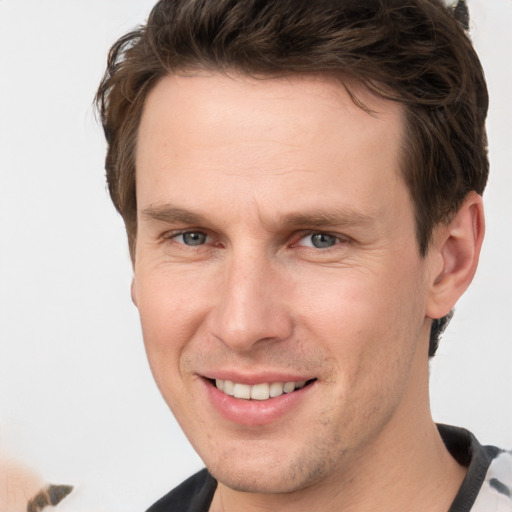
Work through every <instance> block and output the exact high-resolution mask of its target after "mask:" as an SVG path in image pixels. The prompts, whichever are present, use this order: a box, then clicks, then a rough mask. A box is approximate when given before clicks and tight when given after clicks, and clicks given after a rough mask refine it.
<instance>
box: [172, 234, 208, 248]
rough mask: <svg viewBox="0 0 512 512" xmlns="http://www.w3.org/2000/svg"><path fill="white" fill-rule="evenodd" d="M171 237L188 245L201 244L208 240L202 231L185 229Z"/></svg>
mask: <svg viewBox="0 0 512 512" xmlns="http://www.w3.org/2000/svg"><path fill="white" fill-rule="evenodd" d="M171 238H172V239H173V240H174V241H175V242H177V243H179V244H184V245H189V246H197V245H203V244H205V243H206V242H207V241H208V235H207V234H206V233H203V232H202V231H185V232H183V233H177V234H176V235H173V236H172V237H171Z"/></svg>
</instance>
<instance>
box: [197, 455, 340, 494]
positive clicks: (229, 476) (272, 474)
mask: <svg viewBox="0 0 512 512" xmlns="http://www.w3.org/2000/svg"><path fill="white" fill-rule="evenodd" d="M207 467H208V470H209V471H210V473H211V474H212V475H213V477H214V478H215V479H216V480H217V481H218V482H221V483H222V484H224V485H225V486H227V487H229V488H230V489H233V490H235V491H240V492H250V493H262V494H288V493H292V492H296V491H299V490H301V489H305V488H308V487H311V486H314V485H315V484H317V483H319V482H320V481H322V480H323V479H325V478H326V477H327V476H328V475H329V474H332V472H333V470H334V461H333V460H332V459H331V457H329V456H328V455H326V456H324V457H322V456H320V457H318V458H316V457H315V458H310V457H308V456H305V455H302V456H300V455H299V454H297V455H296V456H295V457H290V456H289V454H288V457H283V456H282V455H281V454H278V453H273V454H269V456H268V457H263V458H262V457H257V458H256V457H248V456H247V457H243V456H238V457H222V459H221V460H219V461H216V462H215V463H213V464H208V463H207Z"/></svg>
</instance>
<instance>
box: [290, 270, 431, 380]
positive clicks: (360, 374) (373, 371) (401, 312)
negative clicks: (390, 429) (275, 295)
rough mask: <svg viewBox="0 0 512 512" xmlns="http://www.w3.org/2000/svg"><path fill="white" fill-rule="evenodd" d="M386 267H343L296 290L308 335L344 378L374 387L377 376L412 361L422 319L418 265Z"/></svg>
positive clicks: (421, 293)
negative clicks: (314, 340) (398, 267)
mask: <svg viewBox="0 0 512 512" xmlns="http://www.w3.org/2000/svg"><path fill="white" fill-rule="evenodd" d="M391 269H392V267H391V268H382V267H381V268H380V269H379V270H380V271H377V270H373V269H372V270H369V269H365V270H360V271H359V270H354V269H347V270H346V271H342V272H339V273H338V275H336V276H325V278H324V279H322V280H318V279H316V280H304V281H303V284H302V285H301V286H300V289H299V290H298V292H297V293H298V295H299V296H300V297H302V299H301V300H302V302H303V307H302V312H303V314H304V318H303V324H304V325H306V326H307V330H308V331H310V332H311V333H312V336H311V338H312V339H317V340H322V343H323V345H324V348H325V349H327V350H328V351H329V352H330V353H331V355H332V356H333V358H334V360H336V361H337V364H338V365H339V372H338V373H339V375H341V376H342V378H344V379H346V380H347V382H356V381H357V382H360V381H361V379H362V380H363V381H364V382H366V383H367V384H365V385H368V386H371V387H373V388H376V387H378V386H379V385H381V384H382V382H379V380H380V377H379V376H382V379H385V378H386V375H389V374H391V375H392V374H393V372H394V371H395V370H396V368H395V367H396V366H405V367H406V366H407V365H409V364H412V359H413V357H414V352H415V350H416V343H417V340H418V336H419V333H420V330H421V326H422V324H423V321H424V297H423V295H424V293H423V289H422V286H421V282H422V279H421V272H420V270H421V269H420V267H419V266H416V265H414V264H412V265H410V266H409V267H407V268H406V267H402V268H401V269H400V271H396V270H395V271H394V272H393V271H392V270H391ZM304 283H305V284H304ZM311 283H314V286H311ZM299 323H300V321H299ZM395 373H396V371H395ZM402 375H403V372H402ZM368 376H370V377H368ZM349 385H350V384H348V383H347V386H349Z"/></svg>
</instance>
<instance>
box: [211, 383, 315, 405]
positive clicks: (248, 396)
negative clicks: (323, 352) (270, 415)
mask: <svg viewBox="0 0 512 512" xmlns="http://www.w3.org/2000/svg"><path fill="white" fill-rule="evenodd" d="M209 380H210V382H211V383H212V384H213V385H214V386H215V387H216V388H217V389H218V390H219V391H221V392H222V393H224V394H225V395H228V396H232V397H234V398H240V399H243V400H259V401H265V400H269V399H271V398H277V397H278V396H281V395H283V394H289V393H293V392H294V391H298V390H299V389H302V388H304V387H306V386H309V385H310V384H312V383H313V382H315V381H316V379H310V380H301V381H297V382H262V383H259V384H254V385H250V384H242V383H239V382H233V381H231V380H222V379H215V380H213V379H209Z"/></svg>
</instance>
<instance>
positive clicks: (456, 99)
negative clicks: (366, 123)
mask: <svg viewBox="0 0 512 512" xmlns="http://www.w3.org/2000/svg"><path fill="white" fill-rule="evenodd" d="M462 17H464V13H463V14H462ZM192 70H204V71H219V72H223V73H224V72H237V73H241V74H244V75H247V76H258V77H260V78H262V79H264V78H269V77H282V76H287V75H293V74H301V73H309V74H323V75H326V76H329V77H333V78H335V79H337V80H339V82H340V85H341V86H343V87H345V88H346V89H347V91H348V92H349V93H350V94H351V95H352V98H353V100H354V102H355V103H356V104H357V105H358V106H359V107H360V108H362V109H364V110H366V111H367V112H368V115H372V112H371V109H368V107H367V106H366V105H365V104H364V103H363V102H362V101H361V100H360V98H358V97H357V95H355V94H353V93H352V92H351V89H350V86H349V84H350V83H352V84H353V83H359V84H363V85H364V86H365V87H366V88H368V89H369V90H370V91H372V92H373V93H374V94H376V95H377V96H380V97H382V98H386V99H390V100H392V101H396V102H398V103H399V104H400V105H402V107H403V109H404V113H405V119H404V122H405V124H406V128H405V130H404V138H403V141H402V155H401V173H402V178H403V180H404V182H405V183H406V185H407V187H408V190H409V193H410V195H411V199H412V202H413V205H414V214H415V221H416V238H417V243H418V250H419V252H420V254H421V255H422V256H424V255H425V254H426V252H427V250H428V247H429V243H430V240H431V236H432V232H433V230H434V228H435V226H436V225H438V224H439V223H442V222H446V221H447V220H448V219H450V217H451V216H452V215H453V214H454V212H456V211H457V210H458V208H459V207H460V205H461V204H462V201H463V200H464V198H465V197H466V196H467V194H468V193H469V192H470V191H476V192H477V193H478V194H482V193H483V190H484V187H485V184H486V180H487V175H488V159H487V147H486V133H485V117H486V113H487V107H488V96H487V89H486V85H485V80H484V76H483V71H482V69H481V65H480V62H479V60H478V57H477V55H476V54H475V52H474V50H473V48H472V45H471V42H470V41H469V39H468V37H467V34H466V33H465V31H464V28H463V25H462V24H461V23H460V22H459V21H458V20H457V19H456V18H455V13H453V12H449V11H448V9H447V8H446V7H445V6H444V5H443V4H442V2H441V1H437V0H433V1H430V0H425V1H417V2H413V3H408V4H407V5H404V4H403V2H399V1H398V2H395V1H371V2H364V3H361V2H357V1H350V0H348V1H346V2H335V1H334V0H333V1H332V2H309V1H300V2H251V1H248V2H235V3H233V2H227V1H218V2H207V1H204V2H203V1H194V2H192V1H188V0H180V1H173V2H169V1H160V2H158V3H157V5H156V6H155V7H154V9H153V11H152V12H151V14H150V16H149V19H148V21H147V24H146V25H145V26H143V27H141V28H139V29H137V30H135V31H133V32H130V33H128V34H127V35H126V36H124V37H122V38H121V39H119V40H118V41H117V43H116V44H115V45H114V46H113V47H112V49H111V52H110V55H109V62H108V68H107V71H106V73H105V76H104V79H103V81H102V83H101V85H100V88H99V90H98V93H97V104H98V108H99V111H100V114H101V119H102V123H103V126H104V130H105V134H106V138H107V142H108V153H107V158H106V171H107V181H108V185H109V191H110V194H111V197H112V200H113V203H114V205H115V207H116V208H117V210H118V211H119V212H120V213H121V215H122V217H123V219H124V222H125V225H126V231H127V235H128V243H129V248H130V254H131V257H132V259H133V258H134V256H135V245H136V240H137V194H136V186H135V177H136V166H135V154H136V146H137V134H138V127H139V123H140V119H141V115H142V111H143V107H144V104H145V100H146V98H147V96H148V94H149V92H150V91H151V90H152V89H153V88H154V86H155V85H156V84H157V83H158V82H159V80H161V79H162V78H163V77H165V76H168V75H173V74H179V73H182V72H189V71H192ZM450 318H451V314H450V315H446V316H444V317H443V318H440V319H434V322H433V325H432V330H431V341H430V350H429V353H430V356H433V355H434V354H435V351H436V349H437V346H438V343H439V337H440V335H441V333H442V332H443V330H444V327H445V326H446V324H447V323H448V321H449V319H450Z"/></svg>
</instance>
